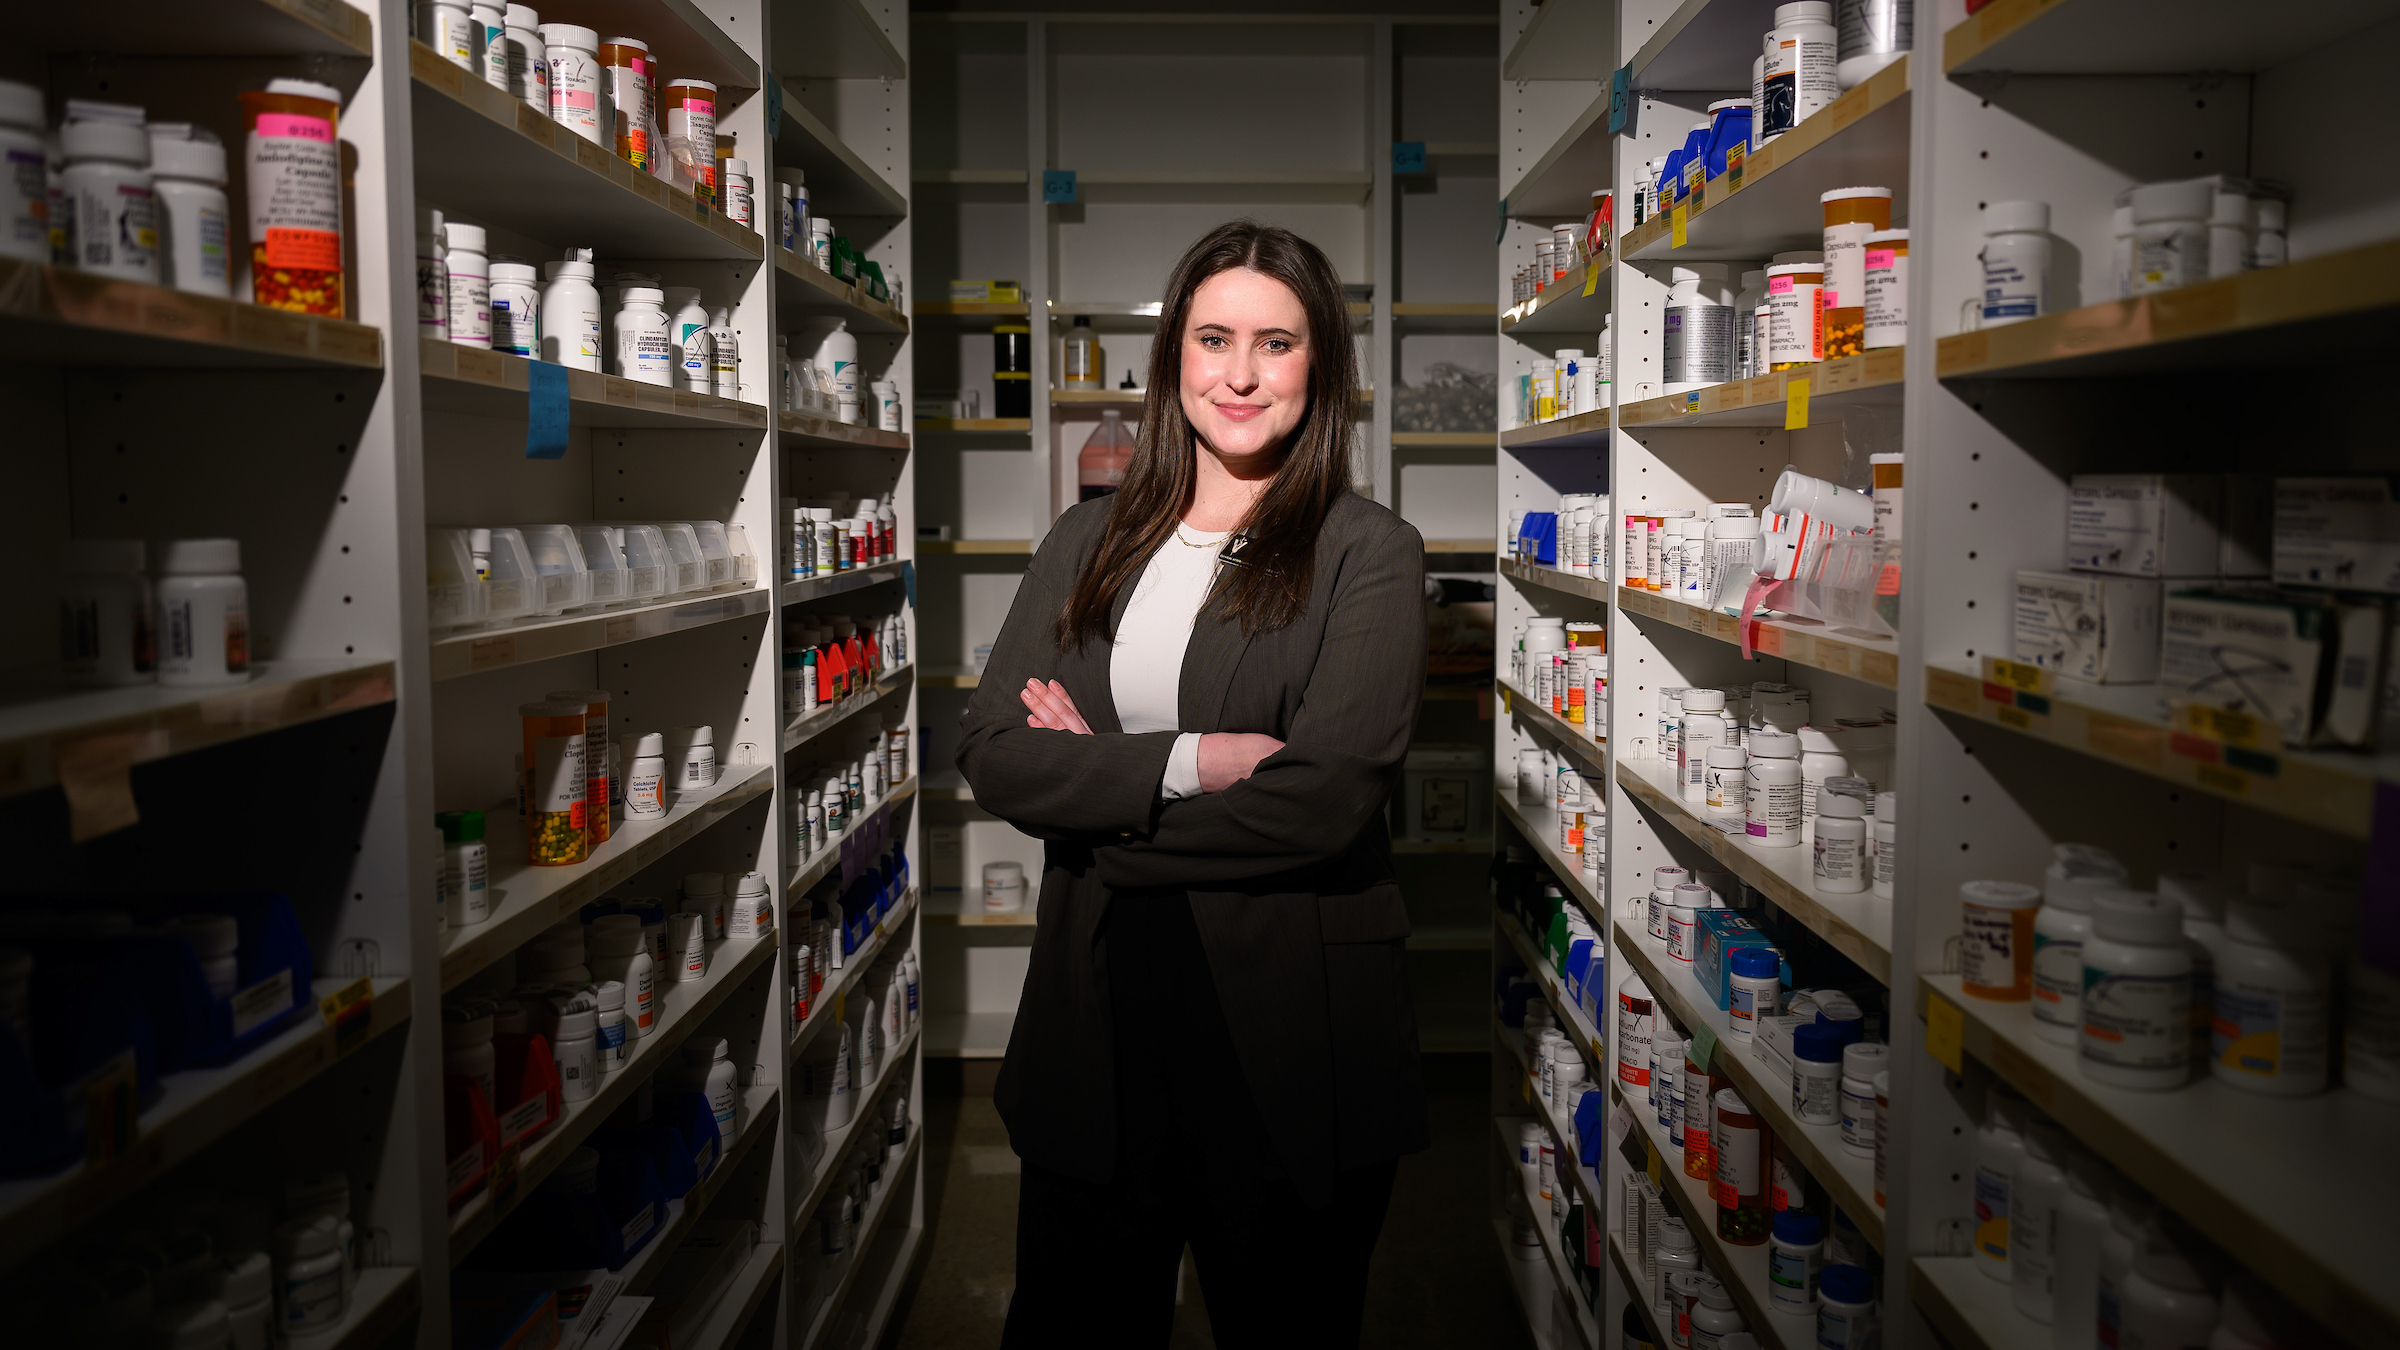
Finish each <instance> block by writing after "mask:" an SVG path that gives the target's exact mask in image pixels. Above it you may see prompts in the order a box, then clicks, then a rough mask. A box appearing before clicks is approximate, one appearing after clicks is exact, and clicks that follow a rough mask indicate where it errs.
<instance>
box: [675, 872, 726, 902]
mask: <svg viewBox="0 0 2400 1350" xmlns="http://www.w3.org/2000/svg"><path fill="white" fill-rule="evenodd" d="M724 893H725V874H724V873H722V872H688V873H686V874H685V875H684V878H683V898H684V899H686V900H714V899H716V898H717V897H718V896H720V895H723V894H724Z"/></svg>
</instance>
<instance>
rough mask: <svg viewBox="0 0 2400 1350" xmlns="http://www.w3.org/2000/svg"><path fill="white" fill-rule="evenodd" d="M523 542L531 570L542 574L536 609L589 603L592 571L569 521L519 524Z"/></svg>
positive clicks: (553, 611) (547, 611)
mask: <svg viewBox="0 0 2400 1350" xmlns="http://www.w3.org/2000/svg"><path fill="white" fill-rule="evenodd" d="M517 528H518V529H519V530H521V531H523V532H524V535H525V546H526V548H528V549H529V550H531V551H532V554H533V570H534V572H535V574H536V575H538V576H539V577H540V578H541V602H540V604H539V605H538V606H537V607H536V610H535V612H536V613H540V614H556V613H559V612H560V611H562V610H569V609H574V608H577V607H579V606H582V605H585V604H589V603H590V602H591V598H592V573H591V569H590V568H588V567H586V566H585V565H584V562H583V546H582V545H581V544H578V543H576V542H575V527H574V526H572V525H520V526H518V527H517Z"/></svg>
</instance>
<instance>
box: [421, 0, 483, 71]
mask: <svg viewBox="0 0 2400 1350" xmlns="http://www.w3.org/2000/svg"><path fill="white" fill-rule="evenodd" d="M416 39H417V41H419V42H422V43H424V44H425V45H426V46H428V47H431V48H433V50H434V52H435V53H436V54H438V55H439V56H440V57H441V58H442V59H443V60H445V61H447V62H449V63H450V64H451V65H454V66H456V67H458V68H459V69H461V70H472V71H476V72H477V73H481V68H480V67H479V66H478V65H477V64H476V55H477V49H478V48H480V47H481V46H482V45H483V44H482V43H480V42H478V41H476V40H475V39H476V34H475V16H474V15H473V14H472V13H470V12H468V7H467V0H417V32H416Z"/></svg>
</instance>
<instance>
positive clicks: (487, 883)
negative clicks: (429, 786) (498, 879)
mask: <svg viewBox="0 0 2400 1350" xmlns="http://www.w3.org/2000/svg"><path fill="white" fill-rule="evenodd" d="M433 823H434V824H435V825H436V826H438V827H439V828H440V829H441V832H442V871H443V875H444V878H445V881H444V889H445V890H446V891H447V893H448V894H449V896H450V923H451V925H452V926H453V927H464V926H466V925H468V924H476V923H482V922H483V921H485V920H486V919H489V918H491V917H492V887H491V850H490V848H489V847H488V846H487V845H486V844H485V843H484V841H483V831H484V820H483V812H481V811H441V812H436V813H435V815H434V817H433Z"/></svg>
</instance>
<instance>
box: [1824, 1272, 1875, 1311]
mask: <svg viewBox="0 0 2400 1350" xmlns="http://www.w3.org/2000/svg"><path fill="white" fill-rule="evenodd" d="M1817 1296H1818V1297H1820V1298H1823V1299H1826V1300H1827V1301H1829V1302H1833V1303H1872V1302H1874V1301H1875V1277H1874V1276H1872V1275H1869V1274H1868V1273H1867V1272H1865V1271H1863V1270H1861V1269H1859V1268H1858V1267H1856V1266H1844V1265H1831V1266H1827V1267H1825V1269H1824V1270H1822V1271H1820V1272H1819V1273H1818V1275H1817Z"/></svg>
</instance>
